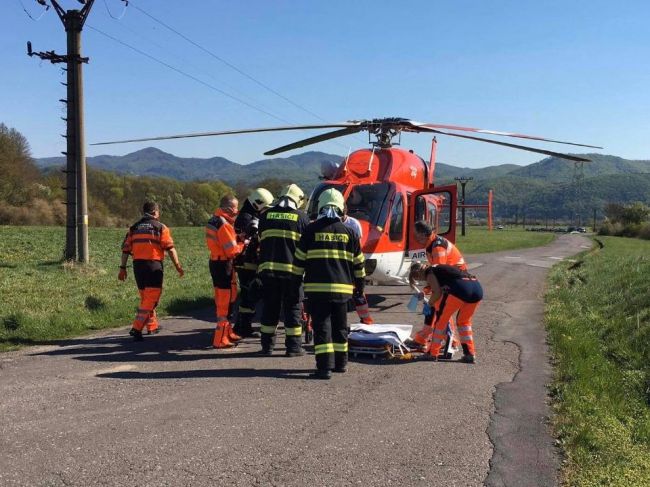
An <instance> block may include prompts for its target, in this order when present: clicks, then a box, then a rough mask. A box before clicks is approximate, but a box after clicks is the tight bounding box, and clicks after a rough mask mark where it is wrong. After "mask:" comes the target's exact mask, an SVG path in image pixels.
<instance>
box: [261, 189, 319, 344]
mask: <svg viewBox="0 0 650 487" xmlns="http://www.w3.org/2000/svg"><path fill="white" fill-rule="evenodd" d="M304 199H305V194H304V193H303V192H302V190H301V189H300V188H299V187H298V186H296V185H295V184H290V185H289V186H287V187H286V188H285V189H284V190H283V191H282V193H281V194H280V198H279V200H278V204H276V205H275V206H273V207H272V208H269V210H268V211H266V212H265V213H264V214H263V215H262V216H261V218H260V227H259V235H260V260H259V266H258V274H259V275H260V277H261V279H262V284H263V289H264V298H263V309H262V326H261V328H260V331H261V335H262V336H261V343H262V350H261V353H262V354H263V355H272V354H273V347H274V346H275V341H276V330H277V327H278V322H279V320H280V308H282V309H283V310H284V332H285V346H286V355H287V356H288V357H297V356H301V355H304V353H305V352H304V350H303V349H302V325H301V323H300V319H301V317H302V316H301V315H302V313H301V309H300V288H299V287H295V286H293V283H294V279H293V276H294V268H293V261H294V253H295V251H296V246H297V245H298V241H299V240H300V236H301V235H302V233H303V232H304V231H305V229H306V228H307V225H308V224H309V218H308V217H307V215H306V214H305V212H303V211H302V210H300V209H299V208H300V206H301V205H302V203H303V201H304Z"/></svg>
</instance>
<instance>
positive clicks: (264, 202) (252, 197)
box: [248, 188, 273, 211]
mask: <svg viewBox="0 0 650 487" xmlns="http://www.w3.org/2000/svg"><path fill="white" fill-rule="evenodd" d="M248 201H249V202H250V204H251V205H253V208H255V211H260V210H262V209H263V208H266V207H268V206H271V203H273V195H272V194H271V192H270V191H269V190H268V189H265V188H255V189H254V190H253V191H251V194H249V195H248Z"/></svg>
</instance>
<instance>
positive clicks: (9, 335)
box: [0, 226, 553, 351]
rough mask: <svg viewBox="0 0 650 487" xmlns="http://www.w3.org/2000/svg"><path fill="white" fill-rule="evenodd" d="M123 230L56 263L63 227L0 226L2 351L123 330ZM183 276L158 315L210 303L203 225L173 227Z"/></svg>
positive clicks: (496, 245) (105, 232) (470, 244)
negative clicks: (85, 261) (74, 259)
mask: <svg viewBox="0 0 650 487" xmlns="http://www.w3.org/2000/svg"><path fill="white" fill-rule="evenodd" d="M124 233H125V230H124V229H113V228H91V229H90V236H89V240H90V264H89V265H88V266H79V265H70V264H64V263H63V262H62V261H61V256H62V253H63V245H64V241H65V230H64V229H63V228H56V227H50V228H39V227H14V226H0V351H2V350H10V349H13V348H18V347H20V346H22V345H35V344H40V343H47V342H48V341H51V340H56V339H61V338H66V337H70V336H76V335H82V334H84V333H88V332H90V331H93V330H99V329H102V328H111V327H116V326H126V325H128V323H130V322H131V321H132V320H133V316H134V314H135V309H136V308H137V304H138V300H137V292H136V288H135V282H134V280H133V273H132V272H131V271H130V269H129V278H128V281H127V282H126V283H121V282H119V281H118V280H117V272H118V266H119V262H120V253H121V251H120V245H121V243H122V238H123V237H124ZM172 235H173V237H174V240H175V242H176V247H177V249H178V252H179V255H180V259H181V263H182V264H183V267H184V268H185V272H186V274H185V277H184V278H183V279H179V278H178V276H177V274H176V272H175V270H174V269H173V266H171V263H170V262H169V260H167V263H168V265H167V266H166V270H167V272H166V276H165V288H164V291H163V296H162V300H161V302H160V306H159V308H158V311H159V314H160V315H161V316H164V315H168V314H180V313H183V312H186V311H188V310H190V309H195V308H199V307H205V306H211V305H212V282H211V280H210V274H209V271H208V265H207V262H208V254H207V251H206V249H205V243H204V240H203V229H202V228H173V229H172ZM552 238H553V235H551V234H540V233H535V232H524V231H523V230H495V231H493V232H492V233H488V232H487V230H486V229H484V228H480V227H469V228H468V232H467V236H466V237H459V246H460V248H461V249H462V251H463V252H465V253H478V252H490V251H494V250H506V249H512V248H519V247H532V246H536V245H543V244H545V243H547V242H548V241H550V240H551V239H552Z"/></svg>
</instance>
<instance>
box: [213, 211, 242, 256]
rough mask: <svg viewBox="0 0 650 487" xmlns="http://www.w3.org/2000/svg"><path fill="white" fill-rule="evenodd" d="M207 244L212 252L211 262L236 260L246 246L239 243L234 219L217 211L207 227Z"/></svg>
mask: <svg viewBox="0 0 650 487" xmlns="http://www.w3.org/2000/svg"><path fill="white" fill-rule="evenodd" d="M205 243H206V245H207V246H208V249H209V250H210V260H230V259H234V258H235V257H236V256H237V255H238V254H239V253H240V252H241V251H242V249H243V247H244V244H242V243H237V235H235V229H234V228H233V219H232V218H231V217H230V216H229V215H227V214H226V213H224V212H223V211H222V210H221V209H217V211H215V212H214V215H212V218H210V220H209V221H208V223H207V225H206V226H205Z"/></svg>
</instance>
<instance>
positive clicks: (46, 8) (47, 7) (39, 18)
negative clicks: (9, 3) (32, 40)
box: [18, 0, 50, 22]
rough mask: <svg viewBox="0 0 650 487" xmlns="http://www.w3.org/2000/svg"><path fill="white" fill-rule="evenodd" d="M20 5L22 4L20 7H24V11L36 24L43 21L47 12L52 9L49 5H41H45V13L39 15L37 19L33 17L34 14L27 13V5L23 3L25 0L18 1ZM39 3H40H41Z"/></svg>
mask: <svg viewBox="0 0 650 487" xmlns="http://www.w3.org/2000/svg"><path fill="white" fill-rule="evenodd" d="M18 3H20V6H21V7H22V9H23V11H24V12H25V13H26V14H27V17H29V18H30V19H32V20H33V21H34V22H38V21H39V20H41V18H42V17H43V15H45V14H46V13H47V11H48V10H49V9H50V6H49V5H47V4H41V5H44V6H45V10H43V11H42V12H41V15H39V16H38V18H37V19H35V18H34V17H32V14H30V13H29V12H28V11H27V8H26V7H25V4H24V3H23V0H18ZM39 3H40V2H39Z"/></svg>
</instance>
